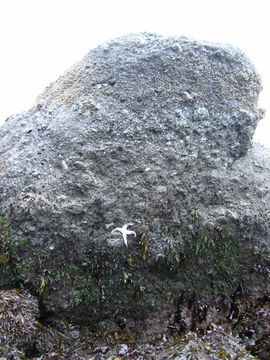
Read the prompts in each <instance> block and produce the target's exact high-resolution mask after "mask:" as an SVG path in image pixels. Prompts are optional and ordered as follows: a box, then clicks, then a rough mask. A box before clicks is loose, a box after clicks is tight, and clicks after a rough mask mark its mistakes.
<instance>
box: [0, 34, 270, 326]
mask: <svg viewBox="0 0 270 360" xmlns="http://www.w3.org/2000/svg"><path fill="white" fill-rule="evenodd" d="M260 90H261V84H260V79H259V77H258V75H257V73H256V71H255V69H254V67H253V65H252V64H251V63H250V61H249V60H248V59H247V58H246V56H245V55H244V54H243V53H242V52H241V51H239V50H238V49H236V48H233V47H230V46H221V45H214V44H209V43H203V42H196V41H192V40H188V39H186V38H163V37H160V36H157V35H152V34H139V35H131V36H128V37H123V38H120V39H117V40H114V41H112V42H109V43H108V44H105V45H103V46H100V47H98V48H96V49H94V50H92V51H90V52H89V53H88V54H87V55H86V56H85V58H84V59H83V60H82V61H81V62H79V63H78V64H76V65H74V66H73V67H72V68H71V69H70V70H68V71H67V72H66V73H65V74H64V75H63V76H62V77H60V78H59V79H58V80H57V81H56V82H55V83H53V84H51V85H50V86H48V88H47V89H46V90H45V91H44V93H43V94H42V95H41V96H40V97H39V99H38V101H37V105H36V106H35V107H34V108H33V109H31V110H30V111H28V112H25V113H22V114H19V115H17V116H13V117H10V118H9V119H8V120H7V122H6V123H5V124H4V125H3V126H2V127H1V128H0V194H1V195H0V196H1V197H0V211H1V213H2V215H3V217H4V218H5V219H6V220H7V221H8V222H10V224H11V227H12V230H13V232H14V233H15V235H16V236H15V238H14V237H12V238H11V236H10V235H9V231H11V230H10V229H9V226H8V225H6V222H3V223H2V225H1V226H2V234H5V235H2V238H3V239H2V240H1V247H0V255H1V258H0V271H1V273H2V274H6V276H5V277H3V276H2V277H0V285H1V286H2V287H10V286H15V285H18V284H23V286H25V287H28V288H29V290H30V291H32V292H35V293H36V294H37V295H38V296H39V297H40V299H41V302H42V303H43V306H44V309H45V311H47V312H49V313H50V314H53V313H55V314H58V315H60V314H62V315H64V316H66V317H69V318H72V319H74V320H76V321H90V322H91V323H92V324H93V322H95V324H96V323H97V321H101V320H104V321H107V320H108V319H113V320H114V321H116V322H117V323H118V325H119V326H120V327H121V326H122V327H125V326H127V324H126V319H127V318H128V319H133V320H135V322H136V323H141V324H144V323H147V322H148V324H149V325H150V327H151V331H153V332H154V331H155V328H154V326H155V325H154V324H157V323H158V322H161V321H163V323H164V321H165V323H168V322H170V321H171V322H174V323H175V322H177V324H178V325H177V326H179V327H181V324H182V325H183V322H184V323H185V324H184V327H186V328H192V327H193V328H194V326H195V328H196V326H197V325H196V324H197V323H198V321H201V322H202V321H203V320H202V319H203V317H200V316H199V314H198V311H197V310H196V311H197V312H196V311H195V310H194V311H195V312H194V311H193V312H192V311H191V313H192V315H191V320H190V322H189V320H187V319H186V320H185V321H184V320H183V319H182V317H183V310H180V308H181V306H182V305H183V304H184V303H185V302H187V303H188V302H189V303H190V302H191V300H190V299H193V300H192V301H193V304H196V306H195V305H194V306H195V307H196V309H198V308H199V305H198V301H199V300H198V299H201V298H202V297H204V298H205V299H208V300H209V301H212V300H211V299H215V298H216V297H217V296H218V295H219V294H227V295H229V294H230V291H232V290H234V289H235V287H236V285H237V284H238V283H239V282H240V281H241V282H242V283H244V282H245V281H248V283H249V284H254V286H253V285H252V286H253V287H252V291H254V292H255V293H256V294H257V295H258V296H259V295H260V293H261V291H267V285H266V284H267V283H268V282H267V277H268V275H267V274H268V272H267V269H268V260H269V257H268V253H267V251H266V249H267V248H268V246H269V206H268V204H269V200H270V199H269V197H270V194H269V183H270V182H269V180H270V172H269V166H270V155H269V152H268V151H267V150H265V149H263V148H260V147H258V146H256V147H253V148H252V147H251V140H252V136H253V133H254V131H255V128H256V125H257V123H258V121H259V120H260V118H261V117H262V111H260V110H259V109H258V108H257V101H258V95H259V92H260ZM127 223H133V225H132V226H131V225H130V226H129V227H128V229H129V230H132V231H135V233H136V236H134V235H128V237H127V246H125V244H124V241H123V237H122V235H121V233H120V234H119V236H115V235H113V234H112V233H111V232H112V230H113V229H115V228H116V227H122V226H123V225H124V224H127ZM114 233H115V232H114ZM7 269H8V271H7ZM7 274H12V276H11V275H7ZM255 284H257V285H258V286H257V287H256V286H255ZM258 287H261V289H258ZM208 300H207V301H208ZM181 309H182V308H181ZM227 310H228V311H230V310H229V309H227ZM194 313H196V314H197V315H196V314H195V315H194ZM194 317H195V320H194ZM199 318H200V320H198V319H199ZM106 319H107V320H106ZM133 320H132V321H133ZM204 320H205V319H204ZM104 321H102V322H100V323H99V324H100V326H101V327H102V326H103V325H104ZM130 321H131V320H130ZM179 324H180V325H179ZM104 326H105V325H104Z"/></svg>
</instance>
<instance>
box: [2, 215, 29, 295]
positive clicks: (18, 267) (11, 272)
mask: <svg viewBox="0 0 270 360" xmlns="http://www.w3.org/2000/svg"><path fill="white" fill-rule="evenodd" d="M29 248H30V242H29V241H28V240H27V239H24V238H21V239H20V238H18V237H16V236H15V235H14V234H13V232H12V230H11V226H10V225H9V224H8V222H7V221H6V220H5V219H4V218H3V217H2V216H0V279H1V280H0V286H1V287H2V288H5V287H12V286H15V287H16V286H18V285H20V283H22V282H23V281H24V280H25V279H26V278H27V277H28V275H29V273H30V272H31V271H32V270H33V262H34V260H33V258H32V257H27V255H26V254H27V253H28V251H29Z"/></svg>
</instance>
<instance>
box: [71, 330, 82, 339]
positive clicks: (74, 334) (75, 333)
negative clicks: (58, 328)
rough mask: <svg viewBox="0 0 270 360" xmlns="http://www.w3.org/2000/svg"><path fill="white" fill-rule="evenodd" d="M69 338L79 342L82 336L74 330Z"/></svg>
mask: <svg viewBox="0 0 270 360" xmlns="http://www.w3.org/2000/svg"><path fill="white" fill-rule="evenodd" d="M69 336H70V337H71V338H72V339H73V340H79V338H80V337H81V334H80V332H79V331H78V330H72V331H70V332H69Z"/></svg>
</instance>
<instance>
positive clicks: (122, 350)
mask: <svg viewBox="0 0 270 360" xmlns="http://www.w3.org/2000/svg"><path fill="white" fill-rule="evenodd" d="M128 350H129V349H128V346H127V345H126V344H121V345H120V349H119V350H118V355H120V356H125V355H127V353H128Z"/></svg>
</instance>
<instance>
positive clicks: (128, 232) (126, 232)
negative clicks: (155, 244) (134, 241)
mask: <svg viewBox="0 0 270 360" xmlns="http://www.w3.org/2000/svg"><path fill="white" fill-rule="evenodd" d="M133 225H134V224H132V223H127V224H125V225H123V226H122V227H121V228H119V227H118V228H115V229H113V230H112V231H111V234H112V235H116V232H118V233H119V232H120V233H121V234H122V236H123V239H124V243H125V245H126V247H127V246H128V244H127V236H128V235H134V236H137V235H136V233H135V231H133V230H128V226H133Z"/></svg>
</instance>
